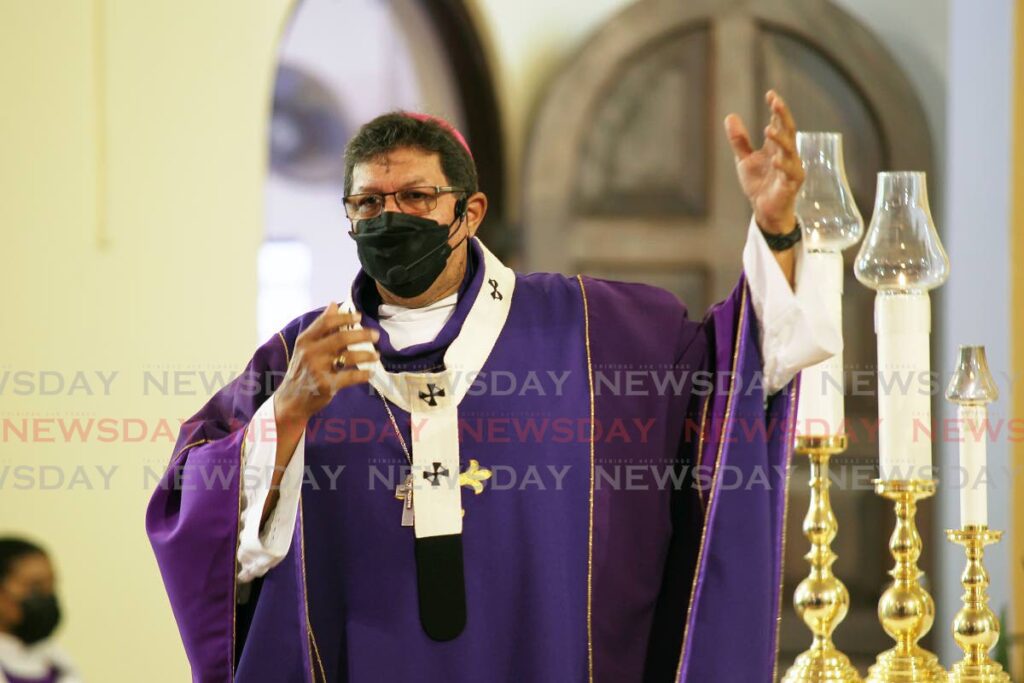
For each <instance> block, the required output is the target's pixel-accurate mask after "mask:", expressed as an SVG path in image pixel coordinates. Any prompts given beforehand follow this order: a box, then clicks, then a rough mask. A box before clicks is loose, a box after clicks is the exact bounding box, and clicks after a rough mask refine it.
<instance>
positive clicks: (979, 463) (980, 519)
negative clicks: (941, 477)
mask: <svg viewBox="0 0 1024 683" xmlns="http://www.w3.org/2000/svg"><path fill="white" fill-rule="evenodd" d="M957 412H958V413H959V415H958V417H959V418H960V476H961V477H963V482H962V483H963V486H962V487H961V488H960V526H961V527H968V526H987V525H988V491H987V488H988V487H987V485H986V483H987V482H986V481H985V480H987V477H985V478H984V480H982V483H981V484H980V485H979V486H978V487H977V488H975V487H974V485H975V483H977V482H978V481H979V479H981V477H982V475H983V472H984V471H985V462H986V452H985V451H986V434H987V428H986V424H985V422H986V420H987V417H988V410H987V409H986V408H985V406H979V405H960V406H959V409H958V411H957Z"/></svg>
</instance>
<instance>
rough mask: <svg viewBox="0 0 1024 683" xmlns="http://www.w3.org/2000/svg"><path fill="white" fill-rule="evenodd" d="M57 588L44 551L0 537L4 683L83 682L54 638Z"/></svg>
mask: <svg viewBox="0 0 1024 683" xmlns="http://www.w3.org/2000/svg"><path fill="white" fill-rule="evenodd" d="M55 590H56V577H55V576H54V571H53V564H52V563H51V562H50V558H49V557H48V556H47V554H46V551H44V550H43V549H42V548H40V547H39V546H37V545H35V544H34V543H31V542H29V541H26V540H23V539H20V538H10V537H8V538H0V683H80V681H81V679H80V678H79V677H78V674H77V673H76V672H75V667H74V666H73V665H72V664H71V662H70V660H69V658H68V656H67V654H66V653H65V652H64V651H63V650H61V649H60V648H59V647H58V646H57V644H56V643H54V642H53V640H52V639H51V636H52V635H53V632H54V631H55V630H56V629H57V626H58V625H59V624H60V619H61V613H60V604H59V602H58V600H57V594H56V592H55Z"/></svg>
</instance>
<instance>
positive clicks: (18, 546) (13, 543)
mask: <svg viewBox="0 0 1024 683" xmlns="http://www.w3.org/2000/svg"><path fill="white" fill-rule="evenodd" d="M28 555H43V556H44V557H45V556H46V551H45V550H43V549H42V548H40V547H39V546H37V545H36V544H35V543H31V542H30V541H26V540H25V539H23V538H14V537H11V536H8V537H6V538H0V583H3V582H4V581H5V580H6V579H7V576H8V575H9V574H10V573H11V567H13V566H14V563H15V562H16V561H18V560H20V559H21V558H23V557H26V556H28Z"/></svg>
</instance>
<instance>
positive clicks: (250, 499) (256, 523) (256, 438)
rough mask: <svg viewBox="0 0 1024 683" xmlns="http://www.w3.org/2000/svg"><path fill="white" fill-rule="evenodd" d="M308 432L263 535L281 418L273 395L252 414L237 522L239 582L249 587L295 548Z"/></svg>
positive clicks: (282, 485) (287, 472) (297, 450)
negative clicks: (296, 524) (261, 522)
mask: <svg viewBox="0 0 1024 683" xmlns="http://www.w3.org/2000/svg"><path fill="white" fill-rule="evenodd" d="M305 447H306V432H305V430H303V432H302V436H301V437H300V438H299V443H298V445H297V446H296V447H295V452H294V454H292V458H291V460H290V461H289V462H288V466H287V467H285V470H284V475H283V477H282V478H281V486H280V495H279V497H278V499H277V504H276V505H275V506H274V509H273V510H272V511H271V513H270V516H269V517H268V518H267V523H266V524H265V525H264V527H263V531H262V532H260V518H261V517H262V516H263V506H264V504H266V501H267V496H268V495H269V494H270V484H271V478H272V477H273V474H274V466H275V463H276V462H277V417H276V415H275V413H274V399H273V397H272V396H271V397H270V398H269V399H267V400H266V401H265V402H264V403H263V405H262V406H260V409H259V410H257V411H256V414H255V415H253V417H252V420H250V422H249V429H248V432H247V434H246V443H245V449H244V456H243V460H242V490H243V493H242V511H241V515H240V518H239V520H238V524H239V532H238V555H237V557H238V581H239V582H240V583H248V582H250V581H252V580H253V579H255V578H258V577H260V576H263V575H264V574H266V573H267V572H268V571H270V570H271V569H272V568H273V567H275V566H276V565H277V564H278V563H280V562H281V560H283V559H284V556H285V555H287V554H288V549H289V548H290V547H291V543H292V535H293V532H294V530H295V519H296V517H297V516H298V513H299V492H300V490H301V487H302V472H303V469H304V465H305Z"/></svg>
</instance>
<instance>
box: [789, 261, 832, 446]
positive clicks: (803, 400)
mask: <svg viewBox="0 0 1024 683" xmlns="http://www.w3.org/2000/svg"><path fill="white" fill-rule="evenodd" d="M803 258H804V259H805V262H804V264H803V271H802V272H801V274H800V277H801V280H802V281H806V282H812V283H814V287H815V288H816V289H817V290H818V292H817V294H819V295H820V296H821V297H823V299H824V301H825V306H826V308H825V310H826V313H827V314H828V316H829V319H830V322H831V323H832V324H833V325H835V326H836V327H838V329H839V331H840V334H842V329H843V255H842V254H840V253H839V252H824V251H819V252H813V251H811V252H806V253H804V254H803ZM843 416H844V403H843V352H842V349H840V351H839V353H837V354H836V355H834V356H832V357H831V358H829V359H828V360H825V361H822V362H821V363H818V364H816V365H812V366H811V367H809V368H805V369H804V370H802V371H801V372H800V404H799V406H798V408H797V434H799V435H801V436H838V435H840V434H842V433H843V432H844V425H843Z"/></svg>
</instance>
